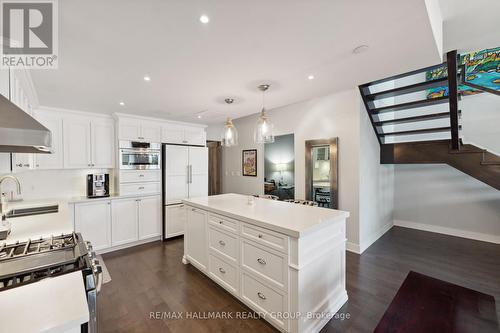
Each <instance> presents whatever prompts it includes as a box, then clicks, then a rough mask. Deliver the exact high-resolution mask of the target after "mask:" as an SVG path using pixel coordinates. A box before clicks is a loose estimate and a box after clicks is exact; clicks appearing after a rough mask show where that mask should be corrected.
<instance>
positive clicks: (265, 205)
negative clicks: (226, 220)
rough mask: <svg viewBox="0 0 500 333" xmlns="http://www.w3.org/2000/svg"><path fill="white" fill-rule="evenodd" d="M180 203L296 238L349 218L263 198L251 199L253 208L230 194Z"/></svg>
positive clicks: (342, 213)
mask: <svg viewBox="0 0 500 333" xmlns="http://www.w3.org/2000/svg"><path fill="white" fill-rule="evenodd" d="M183 202H184V203H185V204H186V205H189V206H193V207H196V208H200V209H205V210H208V211H211V212H214V213H217V214H220V215H224V216H227V217H231V218H234V219H238V220H242V221H244V222H247V223H250V224H254V225H257V226H260V227H263V228H268V229H272V230H275V231H278V232H281V233H284V234H286V235H289V236H292V237H297V238H299V237H301V236H303V235H305V234H307V233H308V232H310V231H313V230H315V229H316V228H318V227H320V226H321V225H323V224H327V223H332V222H337V221H338V222H341V221H344V220H345V219H346V218H347V217H349V212H345V211H340V210H335V209H329V208H322V207H311V206H305V205H298V204H293V203H288V202H283V201H276V200H269V199H263V198H253V204H249V196H248V195H241V194H234V193H229V194H220V195H214V196H209V197H198V198H191V199H185V200H183Z"/></svg>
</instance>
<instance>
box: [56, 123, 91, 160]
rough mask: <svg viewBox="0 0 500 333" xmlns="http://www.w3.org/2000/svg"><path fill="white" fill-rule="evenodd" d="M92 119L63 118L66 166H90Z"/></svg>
mask: <svg viewBox="0 0 500 333" xmlns="http://www.w3.org/2000/svg"><path fill="white" fill-rule="evenodd" d="M90 123H91V122H90V120H89V119H87V118H83V117H82V118H80V117H74V118H73V117H71V118H66V119H64V120H63V137H64V139H63V140H64V167H65V168H70V169H71V168H89V167H91V166H92V163H91V158H92V156H91V150H90V149H91V148H90V143H91V140H90V135H91V133H90Z"/></svg>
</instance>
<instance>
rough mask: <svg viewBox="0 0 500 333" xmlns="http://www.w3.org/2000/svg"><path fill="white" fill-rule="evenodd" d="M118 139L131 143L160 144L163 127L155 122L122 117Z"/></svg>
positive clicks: (119, 122) (119, 121)
mask: <svg viewBox="0 0 500 333" xmlns="http://www.w3.org/2000/svg"><path fill="white" fill-rule="evenodd" d="M118 138H119V139H120V140H129V141H146V142H160V140H161V125H159V124H158V123H157V122H153V121H146V120H140V119H135V118H126V117H120V118H119V120H118Z"/></svg>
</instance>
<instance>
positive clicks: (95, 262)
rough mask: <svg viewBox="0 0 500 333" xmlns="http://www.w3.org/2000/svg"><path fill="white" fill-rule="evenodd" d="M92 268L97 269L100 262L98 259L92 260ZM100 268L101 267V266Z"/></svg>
mask: <svg viewBox="0 0 500 333" xmlns="http://www.w3.org/2000/svg"><path fill="white" fill-rule="evenodd" d="M92 266H94V268H95V267H97V266H99V260H97V259H95V258H94V259H92ZM99 267H100V266H99Z"/></svg>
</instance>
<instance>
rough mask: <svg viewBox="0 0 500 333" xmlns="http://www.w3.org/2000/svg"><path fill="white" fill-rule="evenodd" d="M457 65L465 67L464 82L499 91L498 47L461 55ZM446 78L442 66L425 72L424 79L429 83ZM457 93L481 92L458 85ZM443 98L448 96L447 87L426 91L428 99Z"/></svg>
mask: <svg viewBox="0 0 500 333" xmlns="http://www.w3.org/2000/svg"><path fill="white" fill-rule="evenodd" d="M459 65H465V81H467V82H470V83H473V84H476V85H478V86H482V87H486V88H489V89H493V90H497V91H500V47H497V48H494V49H486V50H482V51H478V52H471V53H466V54H463V55H461V56H460V61H459ZM447 76H448V71H447V69H446V66H443V67H439V68H436V69H434V70H431V71H428V72H426V77H425V79H426V80H427V81H431V80H435V79H439V78H442V77H447ZM458 92H459V93H460V94H462V95H474V94H478V93H481V92H482V91H480V90H477V89H474V88H471V87H468V86H465V85H459V86H458ZM443 96H448V87H447V86H443V87H437V88H432V89H429V90H427V98H428V99H431V98H437V97H443Z"/></svg>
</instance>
